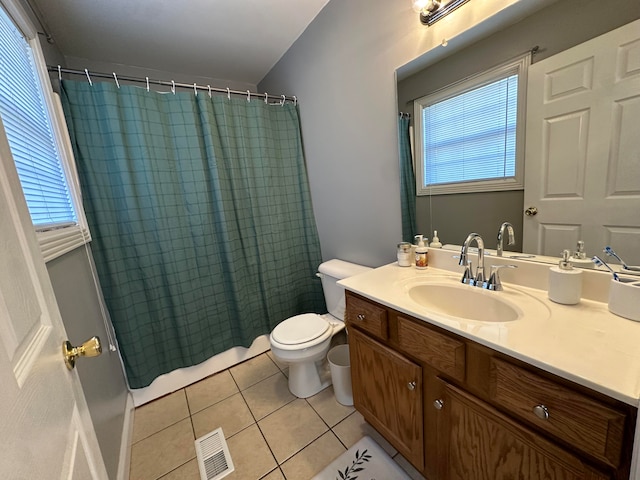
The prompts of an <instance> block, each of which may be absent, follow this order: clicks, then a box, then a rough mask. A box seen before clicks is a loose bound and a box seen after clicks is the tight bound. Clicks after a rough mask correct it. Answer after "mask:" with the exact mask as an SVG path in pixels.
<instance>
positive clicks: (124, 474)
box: [118, 393, 135, 480]
mask: <svg viewBox="0 0 640 480" xmlns="http://www.w3.org/2000/svg"><path fill="white" fill-rule="evenodd" d="M124 408H125V410H124V422H123V423H122V439H121V441H120V461H119V462H118V480H129V467H130V465H131V441H132V439H133V416H134V410H135V406H134V404H133V395H131V393H128V394H127V403H126V405H125V407H124Z"/></svg>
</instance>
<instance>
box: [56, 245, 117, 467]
mask: <svg viewBox="0 0 640 480" xmlns="http://www.w3.org/2000/svg"><path fill="white" fill-rule="evenodd" d="M89 265H90V264H89V260H88V258H87V253H86V251H85V249H84V248H82V247H81V248H76V249H75V250H72V251H71V252H69V253H67V254H65V255H63V256H61V257H58V258H56V259H55V260H52V261H50V262H48V263H47V269H48V271H49V277H50V278H51V283H52V284H53V290H54V292H55V295H56V300H57V301H58V307H59V308H60V313H61V314H62V320H63V321H64V326H65V329H66V331H67V335H68V338H69V341H70V342H71V343H72V344H73V345H79V344H81V343H82V342H84V341H85V340H87V339H89V338H91V337H92V336H94V335H98V336H99V337H100V339H101V340H102V342H103V352H102V355H100V356H99V357H95V358H87V359H81V360H79V361H78V362H77V363H76V368H77V369H78V374H79V376H80V381H81V383H82V388H83V390H84V394H85V396H86V398H87V403H88V405H89V411H90V413H91V419H92V421H93V426H94V428H95V430H96V434H97V436H98V442H99V444H100V450H101V452H102V456H103V457H104V461H105V464H106V467H107V472H108V473H109V478H116V477H117V472H118V463H119V460H120V458H119V457H120V443H121V439H122V431H123V426H124V413H125V404H126V400H127V393H128V390H127V384H126V381H125V377H124V374H123V372H122V367H121V364H120V359H119V357H118V354H117V353H116V352H110V351H109V345H108V344H107V333H106V330H105V327H104V323H103V321H102V315H101V312H100V304H99V303H98V297H97V294H96V289H95V287H94V283H93V278H92V276H91V269H90V266H89Z"/></svg>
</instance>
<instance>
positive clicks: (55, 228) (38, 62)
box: [0, 8, 89, 260]
mask: <svg viewBox="0 0 640 480" xmlns="http://www.w3.org/2000/svg"><path fill="white" fill-rule="evenodd" d="M43 79H44V80H43ZM45 85H46V86H45ZM53 95H54V94H53V93H52V91H51V87H50V85H49V84H48V79H47V73H46V67H45V65H44V61H43V59H42V53H41V51H40V46H39V44H38V43H37V40H32V41H31V42H28V41H27V40H26V39H25V37H24V36H23V34H22V33H21V31H20V30H19V29H18V27H17V26H16V25H15V24H14V22H13V21H12V19H11V18H10V17H9V15H8V14H7V13H6V12H5V11H4V9H2V8H0V117H1V118H2V123H3V125H4V130H5V133H6V137H7V141H8V143H9V148H10V150H11V154H12V157H13V161H14V163H15V166H16V170H17V172H18V176H19V178H20V183H21V185H22V190H23V193H24V196H25V200H26V202H27V207H28V208H29V213H30V215H31V220H32V221H33V225H34V228H35V229H36V232H37V234H38V240H39V242H40V246H41V249H42V252H43V254H44V256H45V260H51V259H52V258H55V257H57V256H59V255H62V254H63V253H66V252H68V251H70V250H72V249H73V248H76V247H77V246H80V245H82V244H84V243H85V241H88V239H89V235H88V231H87V229H86V223H85V221H84V216H83V213H82V210H81V208H78V206H79V205H80V203H79V202H78V199H79V195H78V194H77V192H78V185H77V180H76V178H75V170H74V169H73V164H72V161H71V162H68V161H66V160H68V159H71V155H70V150H69V148H70V145H68V144H65V143H64V140H68V134H67V132H66V129H64V127H63V128H61V127H60V123H58V122H61V121H63V117H62V116H61V112H60V110H59V109H58V110H56V108H57V107H59V104H58V105H56V104H55V101H56V99H54V96H53ZM58 101H59V100H58ZM56 115H57V117H56ZM65 135H67V136H66V137H65Z"/></svg>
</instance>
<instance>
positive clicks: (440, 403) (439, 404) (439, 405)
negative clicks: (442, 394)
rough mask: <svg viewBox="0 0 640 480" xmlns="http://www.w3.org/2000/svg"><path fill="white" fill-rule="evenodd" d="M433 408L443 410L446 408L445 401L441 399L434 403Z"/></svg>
mask: <svg viewBox="0 0 640 480" xmlns="http://www.w3.org/2000/svg"><path fill="white" fill-rule="evenodd" d="M433 406H434V408H435V409H436V410H442V408H443V407H444V401H443V400H441V399H440V398H439V399H437V400H435V401H434V402H433Z"/></svg>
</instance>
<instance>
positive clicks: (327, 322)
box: [269, 260, 371, 398]
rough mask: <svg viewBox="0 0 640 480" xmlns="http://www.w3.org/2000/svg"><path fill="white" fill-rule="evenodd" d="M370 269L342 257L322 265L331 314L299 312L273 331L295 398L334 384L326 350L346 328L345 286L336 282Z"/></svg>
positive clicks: (277, 355)
mask: <svg viewBox="0 0 640 480" xmlns="http://www.w3.org/2000/svg"><path fill="white" fill-rule="evenodd" d="M368 270H371V269H370V268H369V267H363V266H362V265H356V264H354V263H349V262H344V261H342V260H329V261H327V262H324V263H322V264H320V266H319V267H318V273H317V275H318V276H319V277H320V278H321V279H322V289H323V291H324V298H325V301H326V303H327V309H328V310H329V313H326V314H324V315H318V314H315V313H303V314H302V315H296V316H295V317H290V318H287V319H286V320H283V321H282V322H280V323H279V324H278V325H276V328H274V329H273V331H272V332H271V335H270V336H269V341H270V342H271V352H273V356H274V357H275V358H276V360H278V361H279V362H280V363H283V364H287V365H289V390H290V391H291V393H292V394H294V395H295V396H296V397H299V398H307V397H310V396H312V395H315V394H316V393H318V392H319V391H320V390H322V389H323V388H326V387H328V386H329V385H331V375H330V372H329V369H328V366H327V362H326V357H327V352H328V351H329V345H330V344H331V338H332V337H333V335H335V334H336V333H338V332H339V331H341V330H343V329H344V310H345V300H344V288H343V287H341V286H340V285H338V284H337V282H338V280H342V279H343V278H347V277H351V276H353V275H357V274H358V273H362V272H366V271H368Z"/></svg>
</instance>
